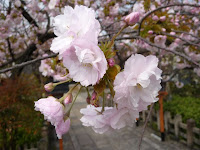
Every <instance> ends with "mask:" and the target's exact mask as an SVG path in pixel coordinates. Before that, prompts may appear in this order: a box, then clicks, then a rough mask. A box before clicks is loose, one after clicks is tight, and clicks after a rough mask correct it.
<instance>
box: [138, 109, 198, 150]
mask: <svg viewBox="0 0 200 150" xmlns="http://www.w3.org/2000/svg"><path fill="white" fill-rule="evenodd" d="M148 113H149V110H147V111H143V112H142V113H141V114H140V119H141V120H142V121H145V119H146V117H147V115H148ZM149 122H150V124H151V125H152V127H153V128H154V129H156V130H160V117H159V111H156V110H155V109H153V111H152V113H151V116H150V120H149ZM164 127H165V134H167V135H170V136H172V137H173V138H175V139H176V140H178V141H180V142H182V143H184V144H186V145H187V146H188V147H193V148H195V147H196V148H198V149H200V129H199V128H197V127H195V121H194V120H193V119H188V120H187V122H186V123H183V122H182V117H181V115H176V116H175V117H172V116H171V114H170V112H165V113H164Z"/></svg>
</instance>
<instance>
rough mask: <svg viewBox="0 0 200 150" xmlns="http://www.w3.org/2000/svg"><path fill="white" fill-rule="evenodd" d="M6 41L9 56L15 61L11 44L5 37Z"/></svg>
mask: <svg viewBox="0 0 200 150" xmlns="http://www.w3.org/2000/svg"><path fill="white" fill-rule="evenodd" d="M6 41H7V44H8V50H9V53H10V56H11V58H12V61H15V57H14V54H13V52H12V48H11V44H10V40H9V38H7V39H6Z"/></svg>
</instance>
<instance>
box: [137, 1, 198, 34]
mask: <svg viewBox="0 0 200 150" xmlns="http://www.w3.org/2000/svg"><path fill="white" fill-rule="evenodd" d="M173 6H190V7H200V5H197V4H171V5H166V6H161V7H158V8H156V9H154V10H152V11H150V12H148V13H147V14H146V15H145V16H144V17H142V19H141V21H140V22H139V27H138V35H140V30H141V27H142V23H143V21H144V20H145V19H146V18H147V17H149V16H150V15H151V14H153V13H154V12H156V11H158V10H161V9H163V8H168V7H173Z"/></svg>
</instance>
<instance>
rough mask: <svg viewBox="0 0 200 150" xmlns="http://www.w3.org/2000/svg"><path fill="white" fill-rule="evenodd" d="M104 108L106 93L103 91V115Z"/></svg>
mask: <svg viewBox="0 0 200 150" xmlns="http://www.w3.org/2000/svg"><path fill="white" fill-rule="evenodd" d="M104 108H105V93H104V91H103V106H102V109H101V113H103V112H104V110H105V109H104Z"/></svg>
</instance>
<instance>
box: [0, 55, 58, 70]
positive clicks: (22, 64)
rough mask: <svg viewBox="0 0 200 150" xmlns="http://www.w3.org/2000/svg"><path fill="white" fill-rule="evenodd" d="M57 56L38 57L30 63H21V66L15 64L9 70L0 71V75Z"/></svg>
mask: <svg viewBox="0 0 200 150" xmlns="http://www.w3.org/2000/svg"><path fill="white" fill-rule="evenodd" d="M57 55H58V54H52V55H49V56H45V57H39V58H36V59H34V60H30V61H27V62H23V63H21V64H16V65H14V66H12V67H9V68H6V69H2V70H0V73H4V72H7V71H10V70H13V69H17V68H21V67H24V66H27V65H30V64H33V63H35V62H37V61H41V60H43V59H47V58H52V57H56V56H57Z"/></svg>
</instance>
